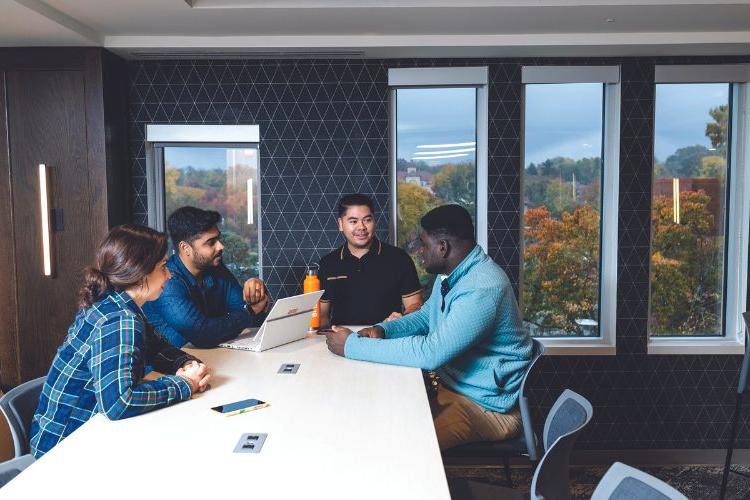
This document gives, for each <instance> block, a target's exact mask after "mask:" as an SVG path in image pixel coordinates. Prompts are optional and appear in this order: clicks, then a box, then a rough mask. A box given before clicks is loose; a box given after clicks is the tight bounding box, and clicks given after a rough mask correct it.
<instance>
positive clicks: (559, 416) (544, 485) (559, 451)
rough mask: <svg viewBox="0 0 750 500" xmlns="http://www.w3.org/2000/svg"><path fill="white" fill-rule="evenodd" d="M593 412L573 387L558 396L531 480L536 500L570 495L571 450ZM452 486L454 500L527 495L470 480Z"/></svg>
mask: <svg viewBox="0 0 750 500" xmlns="http://www.w3.org/2000/svg"><path fill="white" fill-rule="evenodd" d="M593 414H594V410H593V408H592V407H591V403H589V401H588V400H587V399H586V398H584V397H583V396H581V395H580V394H576V393H575V392H573V391H571V390H570V389H566V390H565V391H564V392H563V393H562V394H561V395H560V397H559V398H557V401H555V404H554V405H553V406H552V408H551V409H550V411H549V414H548V415H547V420H546V421H545V423H544V448H545V450H546V451H545V453H544V456H543V457H542V459H541V460H540V461H539V466H538V467H537V468H536V470H535V471H534V477H533V479H532V481H531V492H530V494H531V499H532V500H542V499H545V500H568V499H569V498H570V470H569V469H570V452H571V451H572V450H573V445H574V444H575V442H576V440H577V439H578V436H579V434H580V433H581V431H582V430H583V428H584V427H586V425H588V423H589V422H590V421H591V417H592V416H593ZM448 487H449V489H450V492H451V497H452V498H453V499H454V500H468V499H471V500H484V499H487V500H494V499H499V498H509V499H510V498H524V495H523V494H522V493H521V492H520V491H516V490H512V489H510V488H505V487H503V486H497V485H493V484H487V483H483V482H480V481H474V480H469V479H451V480H449V481H448Z"/></svg>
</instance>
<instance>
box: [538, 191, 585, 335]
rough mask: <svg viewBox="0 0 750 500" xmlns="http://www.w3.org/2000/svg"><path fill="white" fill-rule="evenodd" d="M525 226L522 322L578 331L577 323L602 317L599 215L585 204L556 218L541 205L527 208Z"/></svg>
mask: <svg viewBox="0 0 750 500" xmlns="http://www.w3.org/2000/svg"><path fill="white" fill-rule="evenodd" d="M525 225H526V230H525V232H524V236H525V241H526V246H525V249H524V287H523V306H524V318H526V320H527V321H531V322H532V323H535V324H537V325H538V326H540V327H542V328H543V329H560V330H563V331H566V332H572V331H578V330H579V327H578V325H577V324H576V322H575V320H576V319H582V318H586V319H597V318H598V305H599V287H598V282H599V212H598V211H597V210H596V209H594V208H593V207H592V206H590V205H584V206H581V207H578V208H575V209H573V210H572V211H571V212H563V213H562V214H561V215H560V217H559V218H556V217H552V214H551V212H550V211H549V209H547V208H546V207H545V206H540V207H537V208H530V209H527V210H526V214H525ZM579 333H580V332H579Z"/></svg>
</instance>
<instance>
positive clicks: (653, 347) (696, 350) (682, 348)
mask: <svg viewBox="0 0 750 500" xmlns="http://www.w3.org/2000/svg"><path fill="white" fill-rule="evenodd" d="M648 354H694V355H697V354H745V343H744V342H740V341H739V340H737V339H736V338H729V339H727V338H721V339H718V338H717V339H709V338H705V337H702V338H690V339H679V338H674V337H670V338H650V339H649V342H648Z"/></svg>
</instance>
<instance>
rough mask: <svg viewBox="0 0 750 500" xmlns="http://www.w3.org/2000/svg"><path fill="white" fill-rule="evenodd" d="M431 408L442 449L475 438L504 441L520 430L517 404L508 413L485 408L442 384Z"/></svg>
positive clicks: (470, 441) (468, 441)
mask: <svg viewBox="0 0 750 500" xmlns="http://www.w3.org/2000/svg"><path fill="white" fill-rule="evenodd" d="M430 409H431V410H432V420H433V422H434V423H435V431H436V432H437V438H438V444H439V445H440V449H441V450H447V449H448V448H453V447H454V446H458V445H460V444H466V443H475V442H478V441H503V440H505V439H510V438H512V437H515V436H517V435H518V434H520V433H521V415H520V412H519V411H518V408H517V407H516V408H514V409H513V410H511V411H509V412H508V413H499V412H494V411H490V410H485V409H484V408H482V407H481V406H479V405H478V404H476V403H475V402H473V401H472V400H470V399H469V398H467V397H466V396H462V395H461V394H458V393H456V392H453V391H451V390H450V389H447V388H445V387H443V386H442V385H438V388H437V395H436V396H435V397H433V398H432V400H431V401H430Z"/></svg>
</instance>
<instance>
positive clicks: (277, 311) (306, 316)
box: [219, 290, 324, 352]
mask: <svg viewBox="0 0 750 500" xmlns="http://www.w3.org/2000/svg"><path fill="white" fill-rule="evenodd" d="M323 292H324V290H320V291H319V292H311V293H304V294H302V295H294V296H293V297H287V298H285V299H279V300H277V301H276V302H275V303H274V304H273V307H272V308H271V312H269V313H268V316H266V320H265V321H264V322H263V324H262V325H261V326H260V328H245V329H244V330H243V331H242V333H241V334H240V336H239V337H237V338H235V339H233V340H230V341H228V342H224V343H222V344H219V347H227V348H229V349H240V350H242V351H255V352H260V351H266V350H268V349H273V348H274V347H278V346H280V345H284V344H288V343H290V342H294V341H296V340H302V339H303V338H305V336H306V335H307V332H308V329H309V328H310V319H311V318H312V313H313V310H314V309H315V304H317V303H318V300H320V297H322V296H323Z"/></svg>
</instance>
